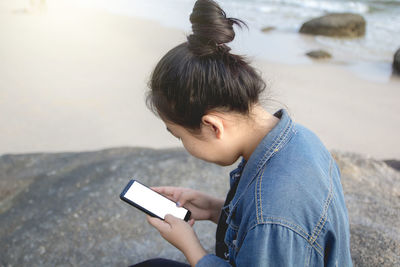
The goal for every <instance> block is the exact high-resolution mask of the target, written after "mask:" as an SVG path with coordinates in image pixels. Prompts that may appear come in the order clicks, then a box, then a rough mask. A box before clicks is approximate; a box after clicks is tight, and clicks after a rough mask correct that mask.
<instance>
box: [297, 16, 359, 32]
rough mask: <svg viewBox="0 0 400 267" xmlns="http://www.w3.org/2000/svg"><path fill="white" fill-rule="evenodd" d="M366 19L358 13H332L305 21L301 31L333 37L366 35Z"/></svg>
mask: <svg viewBox="0 0 400 267" xmlns="http://www.w3.org/2000/svg"><path fill="white" fill-rule="evenodd" d="M365 27H366V22H365V19H364V18H363V17H362V16H361V15H358V14H352V13H332V14H328V15H325V16H322V17H318V18H315V19H312V20H310V21H307V22H305V23H304V24H303V25H302V26H301V28H300V32H301V33H306V34H312V35H325V36H332V37H349V38H354V37H361V36H364V35H365Z"/></svg>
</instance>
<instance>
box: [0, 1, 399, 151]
mask: <svg viewBox="0 0 400 267" xmlns="http://www.w3.org/2000/svg"><path fill="white" fill-rule="evenodd" d="M27 2H28V1H27ZM61 2H62V1H61ZM11 3H12V4H11ZM21 7H22V5H20V7H17V5H16V4H15V2H12V1H5V2H3V3H2V4H1V5H0V34H1V35H0V38H1V39H0V154H6V153H27V152H56V151H57V152H58V151H84V150H95V149H101V148H108V147H119V146H140V147H153V148H165V147H174V146H180V143H179V142H178V141H177V140H175V139H174V137H172V136H171V135H170V134H169V133H168V132H167V131H166V130H165V126H164V125H163V123H162V122H161V121H160V120H159V119H158V118H156V117H155V116H154V115H153V114H152V113H151V112H150V111H149V110H148V109H147V108H146V106H145V103H144V99H145V91H146V90H147V88H146V82H147V80H148V78H149V75H150V72H151V70H152V68H153V67H154V66H155V64H156V63H157V61H158V59H160V57H161V56H162V55H164V54H165V53H166V52H167V51H168V50H169V49H170V48H172V47H173V46H175V45H177V44H179V43H181V42H183V41H185V35H186V33H185V32H184V31H182V30H179V29H174V28H168V27H165V26H163V25H161V24H159V23H158V22H155V21H150V20H144V19H139V18H132V17H127V16H118V15H111V14H107V13H103V12H95V11H90V10H87V9H74V8H72V7H71V6H69V7H68V6H65V7H59V8H53V9H51V10H50V9H49V10H48V11H47V12H42V13H40V12H39V11H35V12H31V11H30V10H28V9H27V10H25V9H23V8H21ZM399 45H400V44H399ZM254 64H255V66H257V68H258V69H259V70H260V71H261V72H262V73H263V76H264V78H265V79H266V81H267V82H268V85H269V92H268V95H267V97H266V99H265V101H264V105H265V107H266V108H267V109H268V110H269V111H270V112H274V111H276V110H277V109H279V108H282V107H284V108H287V109H288V110H289V112H290V114H291V115H292V117H293V119H294V120H295V121H296V122H298V123H300V124H303V125H305V126H306V127H308V128H310V129H311V130H313V131H314V132H315V133H316V134H317V135H318V136H319V137H320V138H321V140H322V141H323V142H324V143H325V144H326V146H327V147H328V148H329V149H337V150H341V151H349V152H357V153H362V154H367V155H370V156H372V157H374V158H378V159H390V158H397V159H400V149H399V147H400V141H399V139H398V136H399V132H400V117H399V114H400V105H399V103H398V101H399V99H400V81H399V80H398V79H392V80H390V81H387V82H373V81H369V80H367V79H363V78H361V77H359V76H357V75H355V74H354V73H352V72H350V71H349V70H346V69H345V68H343V67H341V66H339V65H337V64H332V63H329V61H326V62H324V63H318V62H316V63H313V64H304V65H302V64H280V63H272V62H267V61H265V60H262V59H258V58H255V59H254ZM366 75H368V73H366ZM371 75H372V74H371ZM270 98H271V99H272V100H270Z"/></svg>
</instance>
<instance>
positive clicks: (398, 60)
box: [392, 48, 400, 76]
mask: <svg viewBox="0 0 400 267" xmlns="http://www.w3.org/2000/svg"><path fill="white" fill-rule="evenodd" d="M392 68H393V74H396V75H399V76H400V48H399V49H398V50H397V51H396V53H395V54H394V56H393V65H392Z"/></svg>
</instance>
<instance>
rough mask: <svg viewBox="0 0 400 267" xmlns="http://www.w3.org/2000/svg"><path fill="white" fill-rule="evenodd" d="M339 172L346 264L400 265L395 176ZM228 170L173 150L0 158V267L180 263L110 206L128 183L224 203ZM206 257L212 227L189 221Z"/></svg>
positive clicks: (346, 159)
mask: <svg viewBox="0 0 400 267" xmlns="http://www.w3.org/2000/svg"><path fill="white" fill-rule="evenodd" d="M333 154H334V156H335V158H336V159H337V162H338V164H339V165H340V168H341V172H342V183H343V186H344V190H345V196H346V201H347V206H348V209H349V214H350V222H351V234H352V236H351V242H352V256H353V260H354V264H355V266H396V265H399V264H400V258H399V257H400V256H399V255H400V251H399V248H400V223H399V222H400V206H399V202H400V201H399V200H400V172H398V171H396V170H394V169H393V168H391V167H389V166H388V165H386V164H385V163H384V162H380V161H375V160H373V159H369V158H365V157H363V156H360V155H357V154H347V153H339V152H334V153H333ZM232 168H233V167H230V168H221V167H218V166H216V165H212V164H208V163H205V162H202V161H200V160H197V159H195V158H193V157H191V156H190V155H188V154H187V153H186V152H184V151H182V150H179V149H170V150H152V149H144V148H116V149H108V150H101V151H94V152H82V153H54V154H52V153H46V154H24V155H3V156H1V157H0V251H1V252H0V266H127V265H129V264H133V263H135V262H138V261H141V260H144V259H147V258H151V257H167V258H171V259H177V260H184V257H183V255H182V254H181V253H180V252H179V251H178V250H177V249H175V248H174V247H172V246H171V245H169V244H168V243H167V242H166V241H164V240H163V239H162V238H161V237H160V236H159V234H158V232H157V231H156V230H155V229H153V228H152V227H150V226H149V225H148V224H147V222H146V219H145V215H144V214H143V213H141V212H140V211H137V210H136V209H135V208H133V207H131V206H129V205H127V204H126V203H124V202H122V201H120V200H119V193H120V192H121V190H122V188H123V187H124V186H125V185H126V183H127V182H128V180H129V179H130V178H132V177H134V178H136V179H138V180H140V181H142V182H143V183H145V184H147V185H149V186H152V185H178V186H185V187H192V188H197V189H199V190H203V191H206V192H208V193H210V194H213V195H216V196H220V197H224V196H225V194H226V191H227V190H228V173H229V171H230V169H232ZM195 229H196V232H197V233H198V235H199V237H200V239H201V242H202V244H203V245H204V246H205V248H206V249H207V250H208V251H210V252H211V251H213V248H214V234H215V225H214V224H212V223H210V222H197V223H196V225H195Z"/></svg>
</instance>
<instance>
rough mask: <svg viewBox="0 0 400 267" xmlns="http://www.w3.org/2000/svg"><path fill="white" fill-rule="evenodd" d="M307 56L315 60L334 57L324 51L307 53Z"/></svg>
mask: <svg viewBox="0 0 400 267" xmlns="http://www.w3.org/2000/svg"><path fill="white" fill-rule="evenodd" d="M306 55H307V56H309V57H311V58H313V59H327V58H331V57H332V55H331V54H329V53H328V52H326V51H324V50H313V51H310V52H308V53H306Z"/></svg>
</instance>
